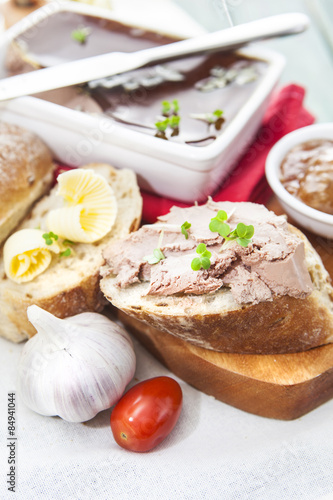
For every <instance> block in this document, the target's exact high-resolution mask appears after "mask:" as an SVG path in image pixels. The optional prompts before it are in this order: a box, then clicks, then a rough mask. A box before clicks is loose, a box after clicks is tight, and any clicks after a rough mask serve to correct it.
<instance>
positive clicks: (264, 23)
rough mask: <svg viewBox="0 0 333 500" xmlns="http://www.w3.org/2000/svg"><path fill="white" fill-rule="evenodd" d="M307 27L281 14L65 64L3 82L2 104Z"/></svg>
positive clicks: (297, 17) (304, 20)
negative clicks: (158, 44)
mask: <svg viewBox="0 0 333 500" xmlns="http://www.w3.org/2000/svg"><path fill="white" fill-rule="evenodd" d="M308 26H309V18H308V17H307V16H306V15H305V14H302V13H290V14H279V15H276V16H271V17H267V18H263V19H259V20H257V21H252V22H249V23H246V24H240V25H238V26H234V27H232V28H227V29H224V30H220V31H215V32H213V33H207V34H204V35H200V36H196V37H193V38H189V39H186V40H182V41H180V42H174V43H170V44H167V45H161V46H158V47H153V48H150V49H145V50H140V51H136V52H129V53H124V52H111V53H108V54H102V55H98V56H93V57H88V58H85V59H80V60H76V61H71V62H66V63H63V64H58V65H56V66H52V67H48V68H45V69H39V70H35V71H32V72H30V73H25V74H22V75H17V76H12V77H9V78H4V79H2V80H0V101H4V100H7V99H12V98H15V97H19V96H23V95H30V94H36V93H37V92H44V91H46V90H51V89H56V88H62V87H68V86H70V85H76V84H79V83H85V82H88V81H91V80H98V79H100V78H105V77H108V76H112V75H116V74H119V73H124V72H126V71H131V70H134V69H137V68H142V67H144V66H147V65H150V64H153V63H161V62H165V61H170V60H173V59H180V58H182V57H187V56H193V55H198V54H203V53H208V52H217V51H227V50H233V49H237V48H240V47H243V46H244V45H247V44H249V43H251V42H255V41H259V40H266V39H269V38H274V37H281V36H286V35H293V34H297V33H301V32H303V31H304V30H306V29H307V27H308Z"/></svg>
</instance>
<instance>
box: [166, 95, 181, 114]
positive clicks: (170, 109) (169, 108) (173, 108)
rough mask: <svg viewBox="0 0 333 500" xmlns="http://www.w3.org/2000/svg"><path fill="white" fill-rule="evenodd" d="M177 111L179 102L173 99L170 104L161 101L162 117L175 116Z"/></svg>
mask: <svg viewBox="0 0 333 500" xmlns="http://www.w3.org/2000/svg"><path fill="white" fill-rule="evenodd" d="M178 111H179V102H178V100H177V99H173V101H172V102H170V101H162V115H163V116H170V115H177V114H178Z"/></svg>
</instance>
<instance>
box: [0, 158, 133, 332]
mask: <svg viewBox="0 0 333 500" xmlns="http://www.w3.org/2000/svg"><path fill="white" fill-rule="evenodd" d="M84 168H88V169H92V170H93V171H94V172H96V173H97V174H99V175H101V176H102V177H104V178H105V179H106V180H107V182H108V184H109V185H110V186H111V187H112V189H113V193H114V196H115V199H116V204H117V215H116V219H115V222H114V225H113V226H112V228H111V230H110V231H109V232H108V233H107V234H106V235H105V236H104V237H103V238H102V239H99V240H98V241H95V242H94V243H76V244H74V245H72V250H73V251H72V252H71V255H69V256H63V257H60V256H59V255H55V256H54V257H53V258H52V262H51V264H50V266H49V267H48V268H47V269H46V270H45V271H44V272H43V273H41V274H39V275H38V276H36V277H35V278H34V279H33V280H32V281H28V282H24V283H17V282H14V281H12V280H11V279H9V278H8V276H7V275H6V273H5V267H4V259H3V253H1V259H0V276H1V279H0V335H1V336H3V337H6V338H7V339H9V340H12V341H14V342H19V341H22V340H24V339H26V338H29V337H31V336H32V335H34V334H35V333H36V331H35V329H34V328H33V326H32V325H31V323H29V321H28V319H27V314H26V310H27V307H28V306H29V305H32V304H36V305H38V306H39V307H41V308H43V309H46V310H47V311H49V312H51V313H52V314H54V315H55V316H58V317H61V318H63V317H66V316H72V315H75V314H78V313H81V312H84V311H101V310H102V309H103V307H104V306H105V304H106V303H107V301H106V300H105V298H104V297H103V295H102V293H101V291H100V288H99V281H100V268H101V266H102V264H103V262H104V260H103V257H102V250H103V249H104V248H105V247H106V246H107V245H109V244H110V243H111V242H112V241H116V240H118V239H122V238H124V237H125V236H127V235H128V233H130V232H131V231H134V230H136V229H137V228H138V227H139V224H140V221H141V213H142V198H141V195H140V191H139V188H138V185H137V180H136V176H135V174H134V172H132V171H130V170H127V169H123V170H118V169H115V168H113V167H111V166H110V165H107V164H97V163H96V164H90V165H87V166H85V167H84ZM56 192H57V186H55V187H54V188H53V189H52V190H51V192H50V194H49V195H46V196H44V197H43V198H42V199H41V200H40V201H39V202H38V203H37V204H36V205H35V207H34V209H33V210H32V211H31V213H30V215H29V216H28V217H27V218H26V219H25V220H24V221H23V222H22V223H21V224H20V226H18V227H17V228H16V230H17V231H18V230H21V229H24V228H43V227H45V226H44V223H45V219H46V217H47V216H48V214H49V212H50V211H51V210H53V209H54V208H56V207H57V206H58V205H59V196H57V195H56ZM118 248H119V251H120V252H121V246H119V247H118ZM1 252H3V249H2V251H1Z"/></svg>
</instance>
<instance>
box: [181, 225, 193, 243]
mask: <svg viewBox="0 0 333 500" xmlns="http://www.w3.org/2000/svg"><path fill="white" fill-rule="evenodd" d="M191 225H192V224H190V223H189V222H187V221H185V222H184V223H183V224H182V225H181V226H180V229H181V232H182V234H183V235H184V236H185V239H186V240H187V239H188V231H187V230H188V229H190V227H191Z"/></svg>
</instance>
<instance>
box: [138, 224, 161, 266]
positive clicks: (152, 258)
mask: <svg viewBox="0 0 333 500" xmlns="http://www.w3.org/2000/svg"><path fill="white" fill-rule="evenodd" d="M163 235H164V231H161V234H160V237H159V239H158V244H157V248H154V250H153V253H152V254H151V255H146V256H145V257H143V260H145V261H146V262H148V264H152V265H153V264H158V263H159V262H160V260H163V259H165V255H164V254H163V252H162V250H161V248H160V247H161V244H162V239H163Z"/></svg>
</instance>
